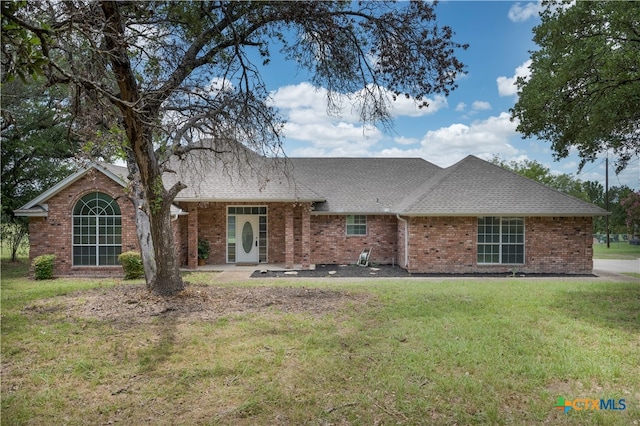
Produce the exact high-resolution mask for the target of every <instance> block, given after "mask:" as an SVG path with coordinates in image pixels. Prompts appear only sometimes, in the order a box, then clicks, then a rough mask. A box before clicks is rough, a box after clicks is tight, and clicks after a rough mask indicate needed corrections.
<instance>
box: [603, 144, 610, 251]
mask: <svg viewBox="0 0 640 426" xmlns="http://www.w3.org/2000/svg"><path fill="white" fill-rule="evenodd" d="M604 164H605V169H606V170H605V173H604V208H605V210H607V213H609V152H608V151H607V159H606V161H605V163H604ZM605 228H607V248H611V247H610V243H609V215H608V214H607V215H606V216H605Z"/></svg>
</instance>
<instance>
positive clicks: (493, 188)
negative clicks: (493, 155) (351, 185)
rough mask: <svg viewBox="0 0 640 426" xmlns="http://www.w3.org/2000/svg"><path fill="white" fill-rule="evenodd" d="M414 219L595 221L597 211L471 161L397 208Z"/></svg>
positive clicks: (447, 172) (430, 182) (458, 165)
mask: <svg viewBox="0 0 640 426" xmlns="http://www.w3.org/2000/svg"><path fill="white" fill-rule="evenodd" d="M398 210H399V213H400V214H404V215H416V216H423V215H427V216H432V215H433V216H444V215H447V216H450V215H455V216H485V215H496V216H499V215H514V216H600V215H606V214H607V212H606V211H605V210H603V209H601V208H600V207H598V206H596V205H594V204H591V203H587V202H585V201H582V200H579V199H577V198H574V197H572V196H570V195H567V194H564V193H562V192H559V191H556V190H554V189H552V188H549V187H547V186H545V185H542V184H540V183H538V182H535V181H533V180H531V179H527V178H525V177H522V176H520V175H518V174H516V173H513V172H511V171H509V170H505V169H503V168H502V167H499V166H496V165H494V164H491V163H488V162H486V161H484V160H481V159H479V158H477V157H474V156H472V155H470V156H468V157H466V158H464V159H463V160H461V161H460V162H458V163H456V164H454V165H453V166H451V167H448V168H446V169H444V170H442V171H441V172H440V173H438V174H436V175H434V176H433V177H432V178H431V179H429V180H428V181H426V182H424V183H423V184H422V185H421V186H419V187H417V188H416V190H415V191H414V192H413V194H411V195H410V196H409V197H407V198H406V199H405V200H404V201H403V202H402V203H400V204H399V205H398Z"/></svg>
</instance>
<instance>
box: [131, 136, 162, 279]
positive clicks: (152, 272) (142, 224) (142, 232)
mask: <svg viewBox="0 0 640 426" xmlns="http://www.w3.org/2000/svg"><path fill="white" fill-rule="evenodd" d="M126 153H127V169H128V170H129V188H128V193H129V199H130V200H131V201H132V202H133V205H134V207H135V209H136V234H137V236H138V243H139V244H140V257H141V258H142V266H143V268H144V276H145V279H146V282H147V284H148V283H151V282H154V281H155V277H156V256H155V251H154V249H153V240H152V238H151V223H150V221H149V215H148V214H147V211H148V208H147V206H148V204H147V201H146V197H145V191H144V189H143V188H142V184H141V182H140V170H139V169H138V165H137V164H136V162H135V158H134V157H133V151H131V150H130V149H128V150H126Z"/></svg>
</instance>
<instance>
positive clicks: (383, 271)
mask: <svg viewBox="0 0 640 426" xmlns="http://www.w3.org/2000/svg"><path fill="white" fill-rule="evenodd" d="M251 277H252V278H285V277H287V278H332V277H335V278H376V277H378V278H407V277H427V278H428V277H433V278H439V277H441V278H513V277H518V278H523V277H532V278H535V277H538V278H553V277H595V275H593V274H582V275H578V274H576V275H572V274H523V273H516V274H515V275H514V274H513V273H511V272H503V273H470V274H453V273H451V274H446V273H438V274H412V273H409V272H407V270H406V269H403V268H401V267H399V266H397V265H375V266H367V267H365V266H358V265H316V269H310V270H295V271H286V270H267V269H262V270H257V271H255V272H254V273H253V274H251Z"/></svg>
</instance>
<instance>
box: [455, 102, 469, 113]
mask: <svg viewBox="0 0 640 426" xmlns="http://www.w3.org/2000/svg"><path fill="white" fill-rule="evenodd" d="M466 107H467V104H465V103H464V102H458V105H456V111H457V112H462V111H464V109H465V108H466Z"/></svg>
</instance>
